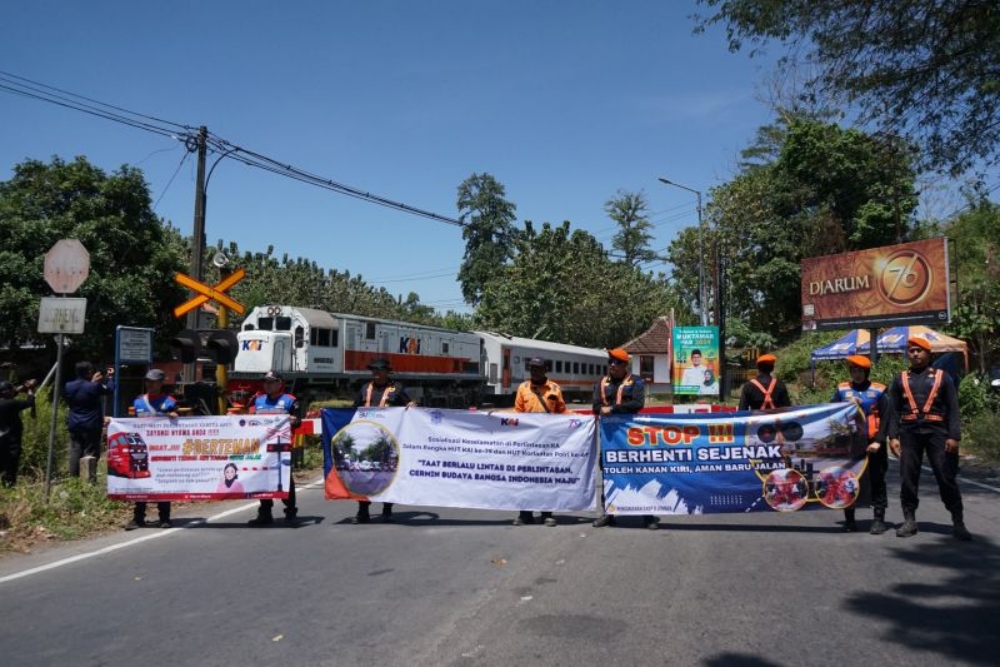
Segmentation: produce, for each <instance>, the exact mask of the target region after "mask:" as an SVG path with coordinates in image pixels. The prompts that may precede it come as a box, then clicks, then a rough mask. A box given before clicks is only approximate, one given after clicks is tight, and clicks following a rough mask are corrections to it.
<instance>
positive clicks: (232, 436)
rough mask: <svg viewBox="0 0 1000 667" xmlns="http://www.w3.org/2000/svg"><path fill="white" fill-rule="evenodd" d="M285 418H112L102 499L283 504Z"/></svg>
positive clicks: (288, 462)
mask: <svg viewBox="0 0 1000 667" xmlns="http://www.w3.org/2000/svg"><path fill="white" fill-rule="evenodd" d="M288 420H289V418H288V415H245V416H240V415H236V416H227V417H182V418H180V419H169V418H167V417H162V418H161V417H154V418H142V419H112V420H111V422H110V424H109V425H108V459H107V460H108V497H109V498H112V499H114V500H225V499H232V498H287V497H288V486H289V482H290V481H291V470H292V459H291V451H292V450H291V447H292V438H291V435H292V432H291V427H290V424H289V421H288Z"/></svg>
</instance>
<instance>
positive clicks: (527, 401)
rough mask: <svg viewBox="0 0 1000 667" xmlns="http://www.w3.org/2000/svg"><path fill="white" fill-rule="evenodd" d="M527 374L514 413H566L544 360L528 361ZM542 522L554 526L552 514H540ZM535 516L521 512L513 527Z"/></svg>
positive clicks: (529, 521)
mask: <svg viewBox="0 0 1000 667" xmlns="http://www.w3.org/2000/svg"><path fill="white" fill-rule="evenodd" d="M528 373H530V374H531V379H530V380H525V381H524V382H522V383H521V386H519V387H518V388H517V396H516V397H515V398H514V412H551V413H553V414H562V413H564V412H566V401H564V400H563V395H562V389H560V388H559V385H558V384H556V383H555V382H553V381H552V380H550V379H548V377H547V376H546V374H545V360H544V359H542V358H541V357H535V358H533V359H531V360H530V361H528ZM542 521H543V522H544V523H545V525H546V526H550V527H552V526H555V525H556V520H555V519H554V518H552V512H542ZM534 522H535V515H534V514H533V513H532V512H531V510H521V512H520V513H518V515H517V518H516V519H514V525H515V526H521V525H523V524H526V523H534Z"/></svg>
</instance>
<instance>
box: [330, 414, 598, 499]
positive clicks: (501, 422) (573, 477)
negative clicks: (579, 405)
mask: <svg viewBox="0 0 1000 667" xmlns="http://www.w3.org/2000/svg"><path fill="white" fill-rule="evenodd" d="M322 416H323V458H324V472H325V477H326V497H327V499H328V500H339V499H344V498H355V499H358V500H372V501H378V502H390V503H404V504H407V505H429V506H437V507H465V508H476V509H494V510H546V511H575V510H592V509H595V507H596V502H595V482H594V460H595V457H594V453H595V452H594V450H595V435H596V426H595V420H594V418H593V417H591V416H586V417H585V416H581V415H576V414H573V415H554V414H546V413H514V412H493V413H488V412H473V411H467V410H437V409H422V408H409V409H407V408H358V409H332V408H325V409H324V410H323V412H322Z"/></svg>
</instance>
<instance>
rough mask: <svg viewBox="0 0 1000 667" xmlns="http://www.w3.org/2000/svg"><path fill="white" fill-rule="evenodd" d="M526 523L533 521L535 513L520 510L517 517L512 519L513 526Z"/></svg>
mask: <svg viewBox="0 0 1000 667" xmlns="http://www.w3.org/2000/svg"><path fill="white" fill-rule="evenodd" d="M527 523H535V515H534V514H533V513H531V512H527V511H525V510H521V511H520V512H518V513H517V518H516V519H514V522H513V524H514V525H515V526H523V525H525V524H527Z"/></svg>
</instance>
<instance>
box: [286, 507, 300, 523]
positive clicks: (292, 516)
mask: <svg viewBox="0 0 1000 667" xmlns="http://www.w3.org/2000/svg"><path fill="white" fill-rule="evenodd" d="M285 525H286V526H291V527H292V528H297V527H298V525H299V510H298V508H297V507H286V508H285Z"/></svg>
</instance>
